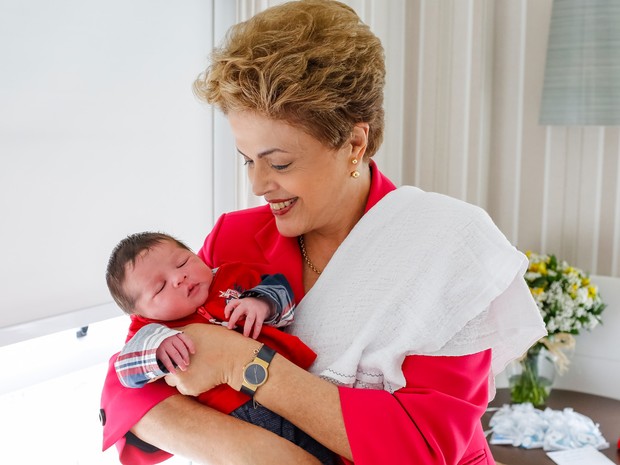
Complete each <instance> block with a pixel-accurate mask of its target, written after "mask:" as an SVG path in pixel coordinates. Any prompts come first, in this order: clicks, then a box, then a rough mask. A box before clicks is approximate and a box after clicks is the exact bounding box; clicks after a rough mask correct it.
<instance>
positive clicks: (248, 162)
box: [243, 157, 254, 166]
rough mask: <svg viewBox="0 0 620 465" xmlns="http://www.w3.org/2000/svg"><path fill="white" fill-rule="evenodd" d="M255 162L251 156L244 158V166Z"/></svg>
mask: <svg viewBox="0 0 620 465" xmlns="http://www.w3.org/2000/svg"><path fill="white" fill-rule="evenodd" d="M253 163H254V162H253V161H252V160H250V159H249V158H245V157H244V158H243V166H249V165H252V164H253Z"/></svg>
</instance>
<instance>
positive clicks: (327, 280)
mask: <svg viewBox="0 0 620 465" xmlns="http://www.w3.org/2000/svg"><path fill="white" fill-rule="evenodd" d="M526 269H527V257H526V256H525V255H524V254H522V253H521V252H519V251H518V250H517V249H515V248H514V247H513V246H512V245H511V244H510V243H509V242H508V240H507V239H506V238H505V237H504V235H503V234H502V233H501V232H500V231H499V229H498V228H497V227H496V226H495V224H494V223H493V221H492V220H491V219H490V217H489V216H488V215H487V213H486V212H485V211H484V210H482V209H481V208H479V207H476V206H474V205H471V204H468V203H465V202H462V201H460V200H456V199H453V198H451V197H448V196H445V195H441V194H437V193H427V192H424V191H422V190H420V189H417V188H415V187H411V186H404V187H401V188H399V189H396V190H395V191H393V192H391V193H389V194H388V195H386V196H385V197H384V198H383V199H382V200H381V201H380V202H379V203H377V204H376V205H375V206H374V207H373V208H372V209H370V210H369V211H368V212H367V213H366V214H365V215H364V216H363V217H362V219H361V220H360V221H359V222H358V224H357V225H356V226H355V227H354V228H353V230H352V231H351V233H350V234H349V235H348V236H347V238H346V239H345V241H344V242H343V243H342V244H341V246H340V247H339V248H338V250H337V251H336V253H335V254H334V256H333V257H332V259H331V260H330V262H329V264H328V265H327V267H326V268H325V270H324V271H323V273H322V274H321V276H320V277H319V279H318V280H317V282H316V284H315V285H314V286H313V287H312V289H311V290H310V291H309V292H308V293H307V294H306V296H305V297H304V298H303V300H302V301H301V302H300V304H299V306H298V309H297V314H296V317H295V323H294V324H293V325H292V326H291V327H290V329H291V332H292V333H293V334H294V335H296V336H298V337H299V338H301V339H302V340H303V341H304V342H306V343H307V344H308V345H309V346H310V347H312V349H313V350H314V351H315V352H317V354H318V357H317V359H316V361H315V363H314V364H313V365H312V366H311V367H310V371H311V372H313V373H315V374H319V375H321V376H322V377H324V378H326V379H328V380H330V381H332V382H334V383H337V384H340V385H345V386H352V387H362V388H373V389H385V390H387V391H389V392H394V391H396V390H398V389H400V388H401V387H403V386H404V385H405V379H404V376H403V373H402V370H401V366H402V363H403V361H404V359H405V357H406V356H407V355H413V354H419V355H437V356H458V355H467V354H472V353H476V352H480V351H482V350H485V349H488V348H492V372H491V373H490V375H489V381H490V388H491V389H490V397H491V398H492V397H493V396H494V395H495V389H494V375H495V374H497V373H499V372H500V371H502V370H503V369H504V367H505V366H506V365H507V364H508V362H510V361H511V360H513V359H515V358H517V357H519V356H521V355H522V354H523V353H524V352H525V351H526V350H527V349H528V348H529V347H530V346H531V345H532V344H533V343H534V342H536V341H537V340H538V339H540V338H541V337H543V336H544V335H546V329H545V325H544V323H543V321H542V318H541V316H540V312H539V311H538V308H537V306H536V303H535V302H534V300H533V298H532V296H531V294H530V292H529V288H528V287H527V284H526V283H525V280H524V279H523V274H524V272H525V270H526Z"/></svg>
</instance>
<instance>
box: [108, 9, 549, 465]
mask: <svg viewBox="0 0 620 465" xmlns="http://www.w3.org/2000/svg"><path fill="white" fill-rule="evenodd" d="M384 77H385V70H384V57H383V49H382V47H381V44H380V42H379V40H378V39H377V38H376V37H375V36H374V35H373V34H372V33H371V32H370V30H369V28H368V27H367V26H366V25H364V24H363V23H361V21H360V20H359V18H358V17H357V15H356V14H355V13H354V12H353V10H352V9H350V8H349V7H347V6H345V5H343V4H340V3H338V2H335V1H324V0H310V1H302V2H291V3H290V4H285V5H282V6H277V7H274V8H271V9H269V10H266V11H264V12H263V13H260V14H258V15H256V16H255V17H254V18H252V19H251V20H249V21H247V22H245V23H241V24H239V25H237V26H235V27H233V28H232V29H231V31H230V32H229V35H228V37H227V41H226V43H225V44H224V46H223V47H222V48H220V49H219V50H216V51H215V52H214V53H213V55H212V64H211V66H210V68H209V69H208V70H207V72H206V73H205V74H204V75H202V76H200V77H199V79H198V80H197V82H196V84H195V89H196V92H197V94H198V95H199V96H200V97H201V98H203V99H205V100H206V101H207V102H209V103H211V104H213V105H215V106H216V107H218V108H219V109H220V110H222V111H223V112H224V113H225V114H226V116H227V118H228V120H229V123H230V125H231V127H232V130H233V134H234V137H235V140H236V144H237V148H238V151H239V153H240V155H241V156H242V157H243V159H244V160H245V162H246V165H247V170H248V175H249V178H250V181H251V183H252V187H253V190H254V193H255V194H256V195H258V196H263V197H264V199H265V200H266V201H267V203H268V205H266V206H264V207H258V208H254V209H250V210H246V211H241V212H235V213H230V214H226V215H223V216H222V217H221V218H220V220H219V221H218V223H217V224H216V226H215V227H214V229H213V231H212V232H211V233H210V235H209V237H208V238H207V240H206V241H205V244H204V246H203V248H202V250H201V251H200V255H201V257H202V258H203V259H204V260H205V261H206V263H207V264H208V265H210V266H217V265H219V264H221V263H225V262H227V261H244V262H253V263H256V264H257V265H258V266H260V267H262V269H263V270H264V272H266V273H267V272H269V273H273V272H281V273H284V274H285V275H286V276H287V278H288V279H289V281H290V282H291V285H292V287H293V291H294V293H295V296H296V299H297V301H298V302H299V301H300V300H301V299H302V298H303V297H304V296H306V298H304V300H303V302H301V305H300V307H299V310H298V313H297V319H296V321H295V323H293V327H294V331H295V333H296V334H297V335H299V336H300V337H301V338H302V340H304V341H305V342H306V343H308V345H310V347H312V348H313V349H315V351H316V352H317V353H318V354H319V359H318V360H317V364H316V366H313V367H312V368H311V371H312V373H308V372H306V371H304V370H302V369H300V368H298V367H296V366H295V365H293V364H291V363H289V362H288V361H287V360H285V359H283V358H282V357H281V356H279V355H277V354H276V355H275V356H274V357H273V359H272V360H271V363H270V364H269V366H268V368H267V370H268V377H267V379H266V381H264V380H262V379H261V380H255V383H256V384H255V385H253V386H252V388H251V389H252V390H254V392H255V393H254V399H255V400H256V401H257V402H259V403H261V404H263V405H265V406H266V407H267V408H269V409H271V410H273V411H275V412H276V413H278V414H280V415H281V416H283V417H285V418H286V419H288V420H290V421H291V422H292V423H294V424H296V425H297V426H299V427H300V428H302V429H303V430H305V431H306V432H308V433H309V434H310V435H311V436H313V437H314V438H316V439H317V440H318V441H319V442H321V443H322V444H324V445H326V446H327V447H328V448H330V449H331V450H333V451H334V452H336V453H337V454H338V455H339V456H341V457H342V460H343V462H344V463H346V462H347V461H351V460H352V461H354V462H355V463H356V464H358V465H359V464H362V465H364V464H369V465H370V464H378V463H405V464H407V463H412V464H413V463H416V464H421V463H423V464H444V463H451V464H465V463H467V464H478V463H483V464H492V463H494V462H493V458H492V457H491V454H490V452H489V450H488V447H487V444H486V441H485V437H484V434H483V432H482V429H481V426H480V417H481V416H482V414H483V412H484V411H485V409H486V406H487V402H488V397H489V384H488V381H489V379H490V380H491V381H492V378H493V372H497V370H498V369H501V368H503V366H504V365H505V364H506V363H507V361H508V360H509V359H510V358H514V357H516V356H518V355H520V353H522V352H524V351H525V350H526V349H527V347H529V345H530V344H531V343H533V342H534V341H535V340H537V339H538V338H540V337H542V336H543V335H544V325H543V324H542V321H541V320H540V316H539V313H538V311H537V309H536V306H535V304H534V303H533V301H532V299H531V297H530V295H529V291H528V289H527V286H525V284H524V281H523V279H522V273H523V272H524V265H525V263H526V259H525V258H524V256H523V255H522V254H520V253H519V252H517V251H516V250H514V248H512V247H511V246H510V244H508V242H507V241H506V240H505V238H504V237H503V236H502V235H501V233H499V231H497V229H496V228H495V227H494V225H492V223H491V222H490V220H489V219H488V217H487V216H486V215H485V214H484V212H482V211H480V210H479V209H477V208H475V207H473V206H471V205H468V204H464V203H462V202H458V201H455V200H453V199H449V198H447V197H444V196H438V195H432V194H425V193H423V192H421V191H418V190H415V189H413V188H408V189H405V188H401V189H397V190H396V189H395V186H394V185H393V184H392V183H391V182H390V181H389V180H388V179H387V178H385V177H384V176H383V175H382V174H381V173H380V171H379V170H378V169H377V167H376V165H375V164H374V162H372V161H371V157H372V156H373V155H374V154H375V153H376V151H377V149H378V147H379V146H380V144H381V141H382V137H383V108H382V105H383V87H384ZM373 207H374V208H373ZM336 252H338V253H336ZM328 265H329V266H328ZM319 278H320V279H319ZM343 296H344V298H343ZM516 312H518V314H517V313H516ZM515 315H516V316H515ZM516 320H518V321H516ZM187 332H188V334H189V335H190V336H191V337H192V338H193V340H194V341H195V343H196V346H197V347H196V351H197V353H196V356H195V357H194V358H193V359H192V361H191V365H190V368H189V370H188V371H187V372H186V373H184V374H183V375H182V376H179V377H177V378H174V379H170V380H169V382H170V383H171V384H173V385H177V386H178V388H179V390H180V391H181V392H184V393H187V394H196V393H198V392H202V391H204V390H206V389H209V388H211V387H213V386H215V385H218V384H222V383H227V384H229V385H230V386H231V387H233V388H234V389H237V390H239V389H241V386H242V384H245V389H246V392H247V384H248V383H250V385H251V382H250V381H247V380H245V381H244V379H243V373H244V370H245V367H246V365H252V363H250V362H253V361H256V352H257V351H258V349H260V345H259V344H258V343H257V342H256V341H255V340H252V339H247V338H243V337H242V336H240V335H238V334H236V333H234V332H232V331H227V330H221V329H219V328H215V327H212V326H210V325H200V326H190V327H188V328H187ZM315 374H320V375H321V377H318V376H316V375H315ZM323 378H327V379H323ZM259 381H264V384H260V382H259ZM148 389H149V390H148V392H147V393H145V391H144V389H143V390H141V391H140V395H139V396H138V395H137V394H136V395H133V396H131V397H130V395H131V394H133V392H131V393H127V392H123V391H122V390H121V389H120V388H118V382H117V381H116V379H115V376H114V375H111V374H109V375H108V378H107V380H106V386H105V387H104V393H103V397H102V407H103V409H102V410H103V411H104V414H105V416H106V417H107V425H106V426H105V428H106V430H105V440H104V447H108V446H109V445H110V444H112V443H115V442H116V443H117V446H118V447H119V449H120V450H121V459H122V460H123V463H154V462H155V461H158V460H163V459H164V458H165V457H167V455H166V454H165V453H164V452H162V451H161V450H167V451H170V452H173V453H178V454H181V455H184V456H187V457H190V458H192V459H194V460H196V461H199V462H209V463H236V464H241V463H253V464H257V463H283V462H281V461H279V460H280V458H278V457H276V456H275V455H273V454H277V453H279V452H281V451H283V450H284V449H285V448H287V447H289V446H288V445H284V444H282V443H281V442H278V439H279V438H277V437H275V436H273V435H270V434H269V433H265V432H264V431H262V430H260V429H257V428H255V427H251V425H247V424H244V423H243V422H240V421H238V420H236V419H234V418H231V417H226V416H223V415H220V414H218V413H217V412H214V411H212V410H211V409H209V408H207V407H204V406H200V405H197V404H196V402H194V401H193V400H192V399H191V398H190V397H184V396H181V395H178V392H177V391H175V390H173V389H171V388H170V387H168V386H166V385H163V384H158V383H154V384H153V386H148ZM491 389H492V387H491ZM491 394H492V392H491ZM128 430H131V433H130V434H128V435H126V433H127V431H128ZM137 438H140V439H137ZM215 438H217V439H215ZM136 445H137V446H139V447H137V446H136ZM140 447H142V449H140ZM145 449H146V450H149V449H150V450H154V451H155V452H153V453H151V454H150V455H149V454H148V453H146V452H144V451H143V450H145ZM287 453H292V454H293V453H295V451H291V450H288V452H287ZM299 463H301V461H300V462H299Z"/></svg>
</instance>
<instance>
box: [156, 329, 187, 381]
mask: <svg viewBox="0 0 620 465" xmlns="http://www.w3.org/2000/svg"><path fill="white" fill-rule="evenodd" d="M193 353H195V349H194V343H193V342H192V340H191V339H190V338H189V337H188V336H186V335H185V334H183V333H178V334H175V335H174V336H170V337H167V338H166V339H164V340H163V341H162V343H161V344H160V345H159V347H158V348H157V351H156V352H155V354H156V355H157V359H158V360H159V361H160V362H161V363H162V364H163V365H164V366H165V367H166V369H167V370H168V371H169V372H170V373H173V374H174V373H176V371H175V365H176V366H177V367H178V368H180V369H181V371H185V370H187V367H188V366H189V355H190V354H193Z"/></svg>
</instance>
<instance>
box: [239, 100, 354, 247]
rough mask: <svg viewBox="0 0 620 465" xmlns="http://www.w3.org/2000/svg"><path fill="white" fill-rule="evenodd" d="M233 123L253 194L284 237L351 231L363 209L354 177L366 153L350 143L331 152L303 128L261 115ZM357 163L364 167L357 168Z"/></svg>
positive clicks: (248, 114) (242, 114)
mask: <svg viewBox="0 0 620 465" xmlns="http://www.w3.org/2000/svg"><path fill="white" fill-rule="evenodd" d="M228 120H229V122H230V125H231V127H232V132H233V134H234V136H235V141H236V144H237V150H238V151H239V153H240V154H241V156H242V157H243V158H244V160H245V163H246V167H247V170H248V176H249V179H250V182H251V184H252V188H253V191H254V194H255V195H257V196H263V197H264V198H265V200H266V201H267V202H268V203H269V205H270V206H271V211H272V213H273V214H274V216H275V219H276V225H277V227H278V230H279V231H280V233H281V234H282V235H284V236H289V237H293V236H298V235H301V234H304V233H308V232H311V231H313V232H321V233H324V234H330V233H332V232H336V233H337V232H338V230H342V229H347V230H346V231H345V234H346V233H348V232H349V230H350V228H351V227H352V225H351V222H352V220H351V218H350V216H351V212H352V211H355V212H357V210H359V208H357V207H358V206H357V205H356V203H358V200H356V199H358V198H359V197H360V196H359V195H356V191H358V190H359V189H360V186H362V185H363V183H364V181H363V180H361V179H354V178H351V175H350V173H351V172H352V171H353V170H354V169H356V167H357V168H358V169H359V168H361V165H362V163H361V156H362V155H363V150H362V151H360V150H358V149H356V146H355V144H352V143H349V142H348V143H346V144H344V146H343V147H342V148H340V149H336V150H334V149H331V148H329V147H326V146H325V145H324V144H322V143H321V142H319V141H318V140H317V139H315V138H314V137H312V136H310V135H309V134H307V133H306V132H304V131H303V130H301V129H299V128H296V127H293V126H291V125H289V124H287V123H286V122H284V121H276V120H272V119H270V118H267V117H265V116H261V115H258V114H256V113H251V112H238V113H231V114H229V115H228ZM364 147H365V145H364ZM353 158H358V161H359V162H360V163H358V164H357V165H353V164H352V163H351V160H352V159H353ZM355 221H356V220H355ZM353 223H354V221H353Z"/></svg>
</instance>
